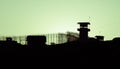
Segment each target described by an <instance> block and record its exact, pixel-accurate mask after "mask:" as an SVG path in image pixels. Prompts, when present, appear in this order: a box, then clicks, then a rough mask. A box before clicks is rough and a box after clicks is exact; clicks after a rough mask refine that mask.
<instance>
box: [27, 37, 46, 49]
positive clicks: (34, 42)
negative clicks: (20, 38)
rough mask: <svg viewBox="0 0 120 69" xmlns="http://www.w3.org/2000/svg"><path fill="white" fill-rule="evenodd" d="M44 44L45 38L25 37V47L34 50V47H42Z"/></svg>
mask: <svg viewBox="0 0 120 69" xmlns="http://www.w3.org/2000/svg"><path fill="white" fill-rule="evenodd" d="M45 44H46V37H45V36H32V35H31V36H27V45H28V46H30V47H32V48H34V47H40V46H41V47H42V46H45Z"/></svg>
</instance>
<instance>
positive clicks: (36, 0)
mask: <svg viewBox="0 0 120 69" xmlns="http://www.w3.org/2000/svg"><path fill="white" fill-rule="evenodd" d="M119 13H120V0H0V35H2V36H8V35H30V34H41V33H57V32H66V31H73V32H77V28H78V27H79V25H77V22H83V21H90V23H91V25H90V27H89V28H90V29H91V32H90V33H89V36H91V37H93V36H95V35H104V36H105V39H112V38H114V37H120V30H119V29H120V27H119V26H120V14H119Z"/></svg>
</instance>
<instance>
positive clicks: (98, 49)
mask: <svg viewBox="0 0 120 69" xmlns="http://www.w3.org/2000/svg"><path fill="white" fill-rule="evenodd" d="M79 24H80V28H79V29H78V31H79V32H80V33H79V34H80V35H79V38H78V39H77V40H75V41H72V42H66V43H62V44H54V43H52V45H47V44H46V37H45V36H40V35H37V36H36V35H29V36H27V38H26V40H27V45H22V44H20V43H17V42H16V41H14V40H12V38H11V37H7V38H6V40H1V41H0V55H1V56H4V55H6V54H7V55H9V56H11V55H16V56H69V57H70V56H76V57H78V56H81V57H79V58H81V60H82V59H83V60H87V59H91V60H90V62H106V63H109V62H110V61H112V62H114V63H115V62H118V61H119V59H117V58H119V56H120V38H114V39H113V40H109V41H104V36H96V37H88V31H90V29H88V28H87V26H88V25H89V24H90V23H89V22H80V23H79ZM83 57H84V58H85V59H84V58H83ZM86 58H87V59H86ZM82 63H84V62H82ZM86 63H89V62H88V61H86Z"/></svg>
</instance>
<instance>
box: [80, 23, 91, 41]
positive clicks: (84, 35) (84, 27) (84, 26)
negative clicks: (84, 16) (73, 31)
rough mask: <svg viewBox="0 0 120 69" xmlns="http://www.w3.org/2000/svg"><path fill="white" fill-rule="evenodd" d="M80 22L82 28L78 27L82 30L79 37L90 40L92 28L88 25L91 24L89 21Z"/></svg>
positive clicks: (82, 39)
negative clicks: (89, 33)
mask: <svg viewBox="0 0 120 69" xmlns="http://www.w3.org/2000/svg"><path fill="white" fill-rule="evenodd" d="M78 24H80V28H79V29H78V31H79V32H80V33H79V34H80V35H79V37H80V40H81V41H87V40H88V32H89V31H90V29H88V25H89V24H90V23H89V22H79V23H78Z"/></svg>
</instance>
